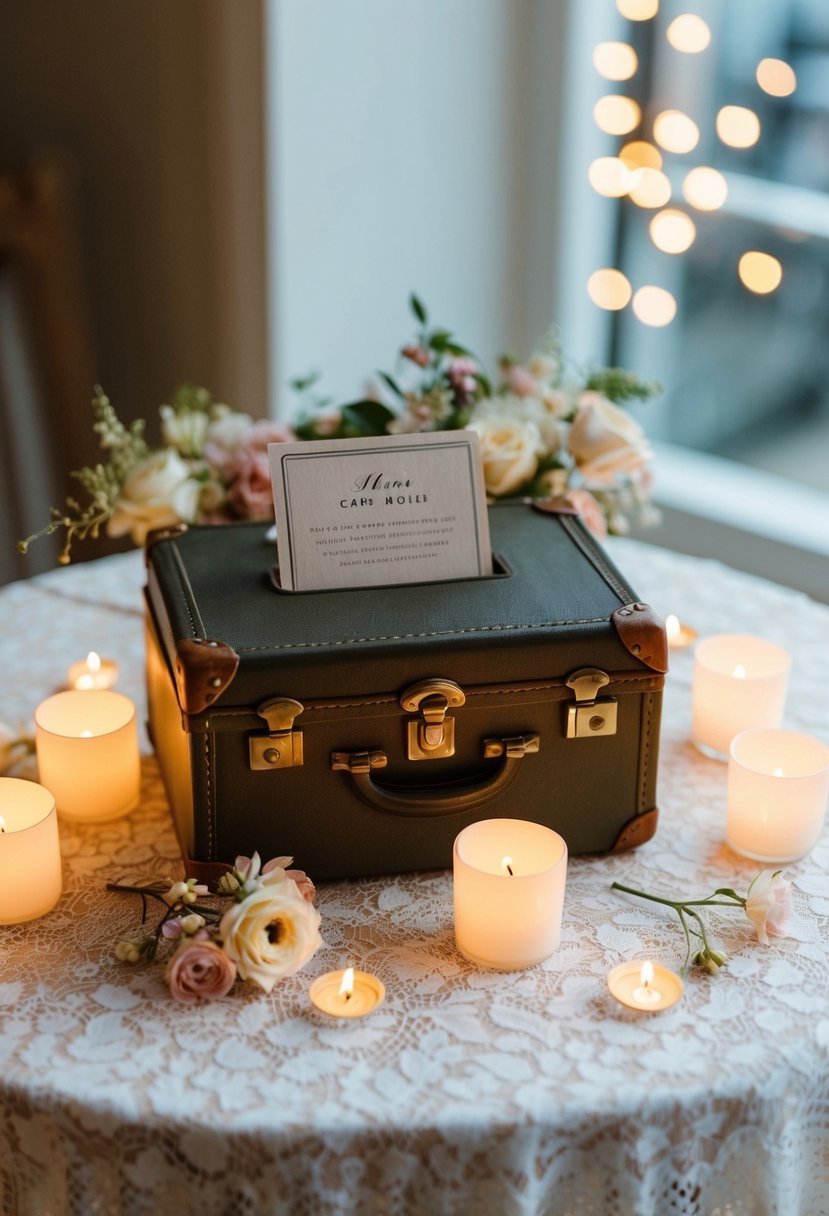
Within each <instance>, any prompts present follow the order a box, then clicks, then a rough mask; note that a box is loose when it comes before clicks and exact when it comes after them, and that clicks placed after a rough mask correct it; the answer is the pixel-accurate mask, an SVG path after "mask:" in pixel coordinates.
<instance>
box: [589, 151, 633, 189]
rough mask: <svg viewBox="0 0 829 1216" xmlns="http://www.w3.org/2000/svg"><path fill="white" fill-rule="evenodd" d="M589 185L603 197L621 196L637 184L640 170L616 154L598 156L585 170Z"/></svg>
mask: <svg viewBox="0 0 829 1216" xmlns="http://www.w3.org/2000/svg"><path fill="white" fill-rule="evenodd" d="M587 177H588V180H589V182H590V185H591V186H592V187H593V189H594V190H595V191H596V193H597V194H603V195H604V197H605V198H621V197H622V195H624V194H627V193H628V191H629V190H631V189H632V188H633V187H634V186H636V185H638V182H639V177H640V171H639V170H638V169H636V168H634V167H633V166H632V165H630V164H629V163H626V162H625V161H624V160H622V159H621V158H620V157H618V156H599V157H597V158H596V160H594V161H592V162H591V165H590V168H589V169H588V170H587Z"/></svg>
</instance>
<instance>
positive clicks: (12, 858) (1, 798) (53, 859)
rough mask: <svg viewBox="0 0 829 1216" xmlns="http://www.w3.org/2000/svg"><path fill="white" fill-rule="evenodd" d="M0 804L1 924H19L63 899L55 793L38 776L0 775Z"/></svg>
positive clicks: (41, 914)
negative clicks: (38, 781)
mask: <svg viewBox="0 0 829 1216" xmlns="http://www.w3.org/2000/svg"><path fill="white" fill-rule="evenodd" d="M0 810H1V811H2V814H0V925H18V924H22V923H23V922H24V921H29V920H35V919H36V918H37V917H39V916H45V914H46V913H47V912H49V911H50V910H51V909H52V908H53V907H54V906H55V904H56V903H57V902H58V900H59V899H60V894H61V859H60V844H59V840H58V821H57V813H56V810H55V799H54V797H53V795H52V794H51V792H50V791H49V790H47V789H44V787H43V786H42V785H36V784H35V782H34V781H21V780H20V779H19V778H17V777H0Z"/></svg>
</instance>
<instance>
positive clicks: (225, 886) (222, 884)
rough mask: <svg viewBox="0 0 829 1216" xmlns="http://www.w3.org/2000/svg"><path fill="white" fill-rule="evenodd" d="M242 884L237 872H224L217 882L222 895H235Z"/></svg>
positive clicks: (217, 887) (217, 888)
mask: <svg viewBox="0 0 829 1216" xmlns="http://www.w3.org/2000/svg"><path fill="white" fill-rule="evenodd" d="M241 885H242V884H241V883H240V882H239V879H238V878H237V877H236V875H235V874H223V875H222V876H221V878H220V879H219V881H218V883H217V884H216V890H217V891H218V892H219V894H220V895H235V894H236V892H237V891H238V890H239V888H240V886H241Z"/></svg>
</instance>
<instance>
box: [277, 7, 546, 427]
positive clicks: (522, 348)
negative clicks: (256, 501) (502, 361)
mask: <svg viewBox="0 0 829 1216" xmlns="http://www.w3.org/2000/svg"><path fill="white" fill-rule="evenodd" d="M566 9H567V6H566V5H565V4H564V3H563V0H562V2H561V3H559V2H558V0H554V2H552V3H551V2H549V0H417V3H413V2H412V0H394V2H393V3H390V2H389V0H352V2H350V3H342V2H341V0H302V2H299V0H270V3H269V6H268V33H267V57H268V62H269V64H270V66H271V72H270V73H269V90H270V95H269V125H270V136H269V149H270V155H271V163H270V188H271V201H270V207H271V222H272V225H273V226H272V228H271V250H270V299H271V318H270V326H271V356H272V367H273V375H272V383H273V388H272V403H271V409H272V412H273V413H279V414H282V415H285V414H288V413H289V412H290V409H291V404H290V401H289V399H288V398H287V395H286V390H285V386H286V384H287V381H288V380H289V379H290V378H291V377H293V376H295V375H299V374H304V373H306V372H308V371H309V370H312V369H316V368H319V369H321V370H323V371H324V373H325V380H324V386H325V388H326V389H328V390H330V391H331V393H332V394H333V395H334V396H336V397H337V398H338V399H339V400H346V399H348V398H349V397H350V396H354V395H357V394H359V393H360V392H361V391H362V390H363V388H364V387H365V381H366V376H367V374H368V373H371V372H372V371H373V369H375V368H377V367H387V368H388V367H390V366H391V365H392V360H393V358H394V355H395V353H396V351H397V349H398V348H399V346H400V345H401V344H402V343H403V342H404V341H405V340H406V339H407V338H408V336H409V334H410V321H409V318H408V314H407V310H406V300H407V297H408V294H409V292H410V290H412V289H414V290H415V291H417V292H418V293H419V294H420V295H421V296H422V297H423V298H424V300H425V301H426V303H427V305H428V306H429V309H430V313H431V315H432V317H433V319H434V320H435V321H439V322H440V323H442V324H445V325H447V326H449V327H451V328H453V329H454V330H455V331H456V333H457V334H458V335H459V336H460V337H462V338H464V339H466V341H467V342H468V343H469V344H471V345H472V347H473V348H474V349H475V350H476V351H478V352H479V353H480V354H481V356H482V357H484V358H486V359H489V358H491V357H493V356H495V355H496V354H498V353H500V352H501V351H503V350H515V351H516V352H517V353H526V351H527V348H528V347H529V346H530V345H531V344H532V343H533V342H534V341H535V340H536V339H537V338H538V337H540V336H541V334H542V333H543V332H544V331H545V330H546V329H547V327H548V326H549V325H550V323H551V322H552V320H553V294H554V257H555V214H554V209H555V198H554V194H555V186H556V175H555V164H554V161H555V156H556V148H557V142H558V140H557V129H558V122H559V113H558V99H559V96H560V93H561V89H562V81H561V57H562V54H563V51H562V48H563V44H564V43H563V38H561V37H558V36H557V30H558V29H559V27H563V24H564V16H565V13H566ZM542 37H543V39H544V44H545V45H544V46H542V45H540V40H541V39H542ZM539 56H543V58H542V59H541V60H539ZM531 80H533V81H534V84H533V87H530V81H531Z"/></svg>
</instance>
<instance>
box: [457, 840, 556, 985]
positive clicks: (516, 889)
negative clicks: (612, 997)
mask: <svg viewBox="0 0 829 1216" xmlns="http://www.w3.org/2000/svg"><path fill="white" fill-rule="evenodd" d="M453 867H454V892H455V941H456V943H457V947H458V949H459V950H460V952H461V954H464V955H466V957H467V958H468V959H470V960H471V961H472V962H473V963H477V964H478V965H479V966H481V967H491V968H494V969H495V970H498V971H518V970H520V969H522V968H524V967H533V966H534V965H535V964H536V963H540V962H542V961H543V960H544V959H545V958H549V956H550V955H551V954H552V953H553V951H554V950H555V949H556V948H557V946H558V944H559V941H560V938H561V912H562V907H563V905H564V886H565V880H566V877H567V845H566V844H565V842H564V840H562V838H561V836H559V835H558V833H557V832H553V831H551V830H550V828H547V827H543V826H542V825H541V824H540V823H529V822H527V821H526V820H523V819H485V820H482V821H481V822H479V823H471V824H470V825H469V827H466V828H464V829H463V831H462V832H461V833H460V834H459V835H458V836H457V838H456V840H455V848H454V855H453Z"/></svg>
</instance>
